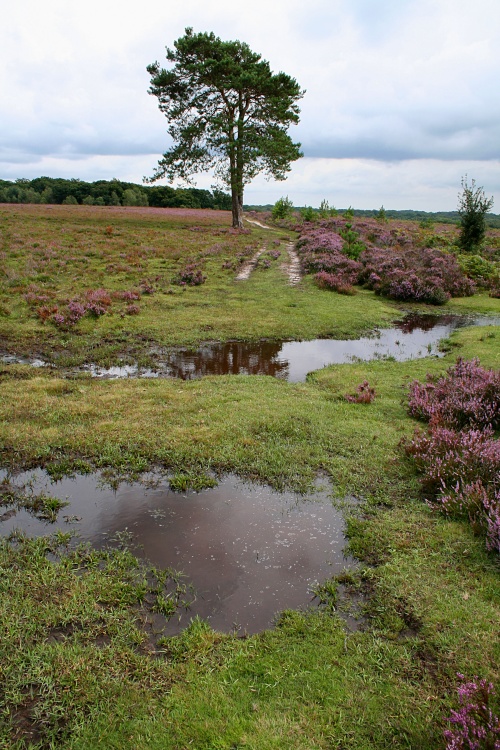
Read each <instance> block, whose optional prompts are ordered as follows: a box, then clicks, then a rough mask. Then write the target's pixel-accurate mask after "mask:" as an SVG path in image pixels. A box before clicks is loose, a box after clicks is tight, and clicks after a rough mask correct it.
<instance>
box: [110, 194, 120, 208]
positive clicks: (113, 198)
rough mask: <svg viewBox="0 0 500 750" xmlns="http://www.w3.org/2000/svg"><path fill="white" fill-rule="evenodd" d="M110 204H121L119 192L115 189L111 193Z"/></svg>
mask: <svg viewBox="0 0 500 750" xmlns="http://www.w3.org/2000/svg"><path fill="white" fill-rule="evenodd" d="M109 205H110V206H121V203H120V199H119V197H118V193H117V192H116V191H115V190H113V192H112V193H111V195H110V198H109Z"/></svg>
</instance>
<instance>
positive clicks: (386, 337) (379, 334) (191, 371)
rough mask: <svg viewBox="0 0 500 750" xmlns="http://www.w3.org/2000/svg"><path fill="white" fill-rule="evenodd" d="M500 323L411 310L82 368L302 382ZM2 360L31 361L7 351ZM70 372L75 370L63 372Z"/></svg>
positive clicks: (423, 353)
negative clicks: (330, 330)
mask: <svg viewBox="0 0 500 750" xmlns="http://www.w3.org/2000/svg"><path fill="white" fill-rule="evenodd" d="M485 325H500V317H486V316H476V317H465V316H457V315H408V316H406V317H405V318H404V319H403V320H402V321H400V322H399V323H396V325H395V326H394V327H392V328H383V329H381V330H377V331H375V332H374V333H373V335H371V336H364V337H362V338H359V339H349V340H343V339H315V340H313V341H258V342H256V343H251V342H246V341H229V342H226V343H218V342H215V343H206V344H203V345H202V346H200V347H199V348H198V349H195V350H193V349H185V348H178V349H172V350H169V351H167V352H163V353H161V354H160V355H159V361H158V363H157V367H156V369H154V370H153V369H141V368H139V367H138V366H137V365H123V366H116V367H110V368H104V367H98V366H97V365H94V364H91V365H88V366H86V367H83V368H81V370H83V371H84V372H89V373H90V374H91V375H92V376H93V377H96V378H131V377H135V378H136V377H141V378H180V379H182V380H192V379H195V378H201V377H203V376H204V375H270V376H272V377H275V378H281V379H283V380H288V381H290V382H294V383H295V382H301V381H304V380H305V379H306V377H307V374H308V373H309V372H312V371H313V370H319V369H321V368H322V367H325V366H327V365H333V364H344V363H347V362H352V361H355V360H364V361H367V360H372V359H386V358H388V357H392V358H394V359H395V360H397V361H399V362H401V361H405V360H409V359H419V358H422V357H428V356H430V355H433V356H437V357H440V356H443V353H442V352H440V351H439V342H440V341H441V340H442V339H444V338H447V337H448V336H449V335H450V334H451V333H452V332H453V331H454V330H456V329H457V328H461V327H464V326H485ZM1 359H2V360H3V361H4V362H7V363H9V362H10V363H12V362H20V363H24V364H32V365H34V366H37V367H40V366H43V365H44V364H45V363H44V362H42V361H40V360H33V361H31V362H30V361H29V360H26V359H21V358H16V357H15V356H10V355H4V356H2V357H1ZM65 372H66V374H71V373H74V372H75V371H74V370H72V371H65Z"/></svg>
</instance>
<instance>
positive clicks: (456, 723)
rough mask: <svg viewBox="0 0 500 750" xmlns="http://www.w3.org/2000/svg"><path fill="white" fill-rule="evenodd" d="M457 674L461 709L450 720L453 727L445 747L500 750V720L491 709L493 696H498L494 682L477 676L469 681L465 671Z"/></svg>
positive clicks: (465, 749) (453, 712)
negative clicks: (464, 673)
mask: <svg viewBox="0 0 500 750" xmlns="http://www.w3.org/2000/svg"><path fill="white" fill-rule="evenodd" d="M458 677H459V679H460V680H461V684H460V685H459V686H458V688H457V692H458V702H459V705H460V708H459V709H458V710H457V711H452V712H451V716H450V717H448V719H447V721H449V722H450V724H452V725H453V728H452V729H446V730H445V732H444V737H445V740H446V742H447V744H446V750H498V749H499V748H500V719H499V718H498V716H495V715H494V714H493V712H492V710H491V708H490V698H491V697H493V696H494V695H495V693H494V689H493V685H492V683H491V682H487V681H486V680H480V679H479V678H478V677H475V678H474V680H473V681H471V682H466V681H465V677H464V675H463V674H458Z"/></svg>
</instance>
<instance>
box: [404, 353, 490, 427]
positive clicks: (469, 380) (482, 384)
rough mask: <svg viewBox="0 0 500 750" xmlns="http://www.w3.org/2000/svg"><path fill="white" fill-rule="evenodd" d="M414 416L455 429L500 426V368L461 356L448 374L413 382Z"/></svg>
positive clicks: (410, 406)
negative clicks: (489, 367) (490, 368)
mask: <svg viewBox="0 0 500 750" xmlns="http://www.w3.org/2000/svg"><path fill="white" fill-rule="evenodd" d="M408 411H409V413H410V415H411V416H412V417H415V418H417V419H422V420H424V421H427V422H431V423H432V424H436V425H442V426H445V427H449V428H451V429H455V430H462V429H464V428H466V429H468V428H476V429H483V428H485V427H491V428H493V429H496V428H497V427H499V426H500V371H499V370H487V369H485V368H484V367H481V366H480V364H479V360H478V359H472V360H464V359H458V360H457V363H456V364H455V365H454V366H452V367H450V368H449V369H448V370H447V373H446V375H443V376H442V377H440V378H439V379H438V380H437V381H434V380H433V378H432V377H430V376H427V382H426V383H424V384H422V383H419V382H418V381H414V382H413V383H412V384H411V385H410V390H409V399H408Z"/></svg>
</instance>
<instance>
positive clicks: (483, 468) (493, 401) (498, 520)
mask: <svg viewBox="0 0 500 750" xmlns="http://www.w3.org/2000/svg"><path fill="white" fill-rule="evenodd" d="M409 412H410V414H411V415H412V416H414V417H417V418H420V419H424V420H426V421H428V422H429V426H430V429H429V432H428V433H427V434H424V433H422V432H421V431H418V430H417V431H416V432H415V434H414V436H413V439H412V440H411V441H410V442H404V443H403V445H404V448H405V451H406V453H407V455H409V456H411V457H412V458H413V460H414V461H415V465H416V467H417V469H418V470H419V471H420V472H421V473H422V486H423V489H424V491H425V492H426V493H428V495H429V498H428V502H429V503H430V505H431V507H433V508H435V509H437V508H439V509H440V510H441V511H442V512H444V513H445V515H448V516H451V517H456V518H465V519H468V520H469V521H470V523H471V525H472V527H473V529H474V530H475V531H477V532H480V531H481V532H483V533H485V534H486V546H487V548H488V549H489V550H494V551H496V552H499V553H500V441H499V440H496V439H495V438H494V432H493V430H494V428H495V427H497V426H498V425H499V424H500V372H499V371H493V370H485V369H484V368H482V367H480V366H479V361H478V360H472V361H470V362H467V361H464V360H461V359H459V360H458V361H457V364H456V365H455V367H452V368H450V369H449V370H448V372H447V375H446V376H444V377H442V378H440V379H439V380H437V382H436V383H434V382H433V381H432V379H430V378H429V376H428V378H427V383H425V384H424V385H422V384H420V383H419V382H418V381H415V382H414V383H412V384H411V386H410V396H409Z"/></svg>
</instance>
